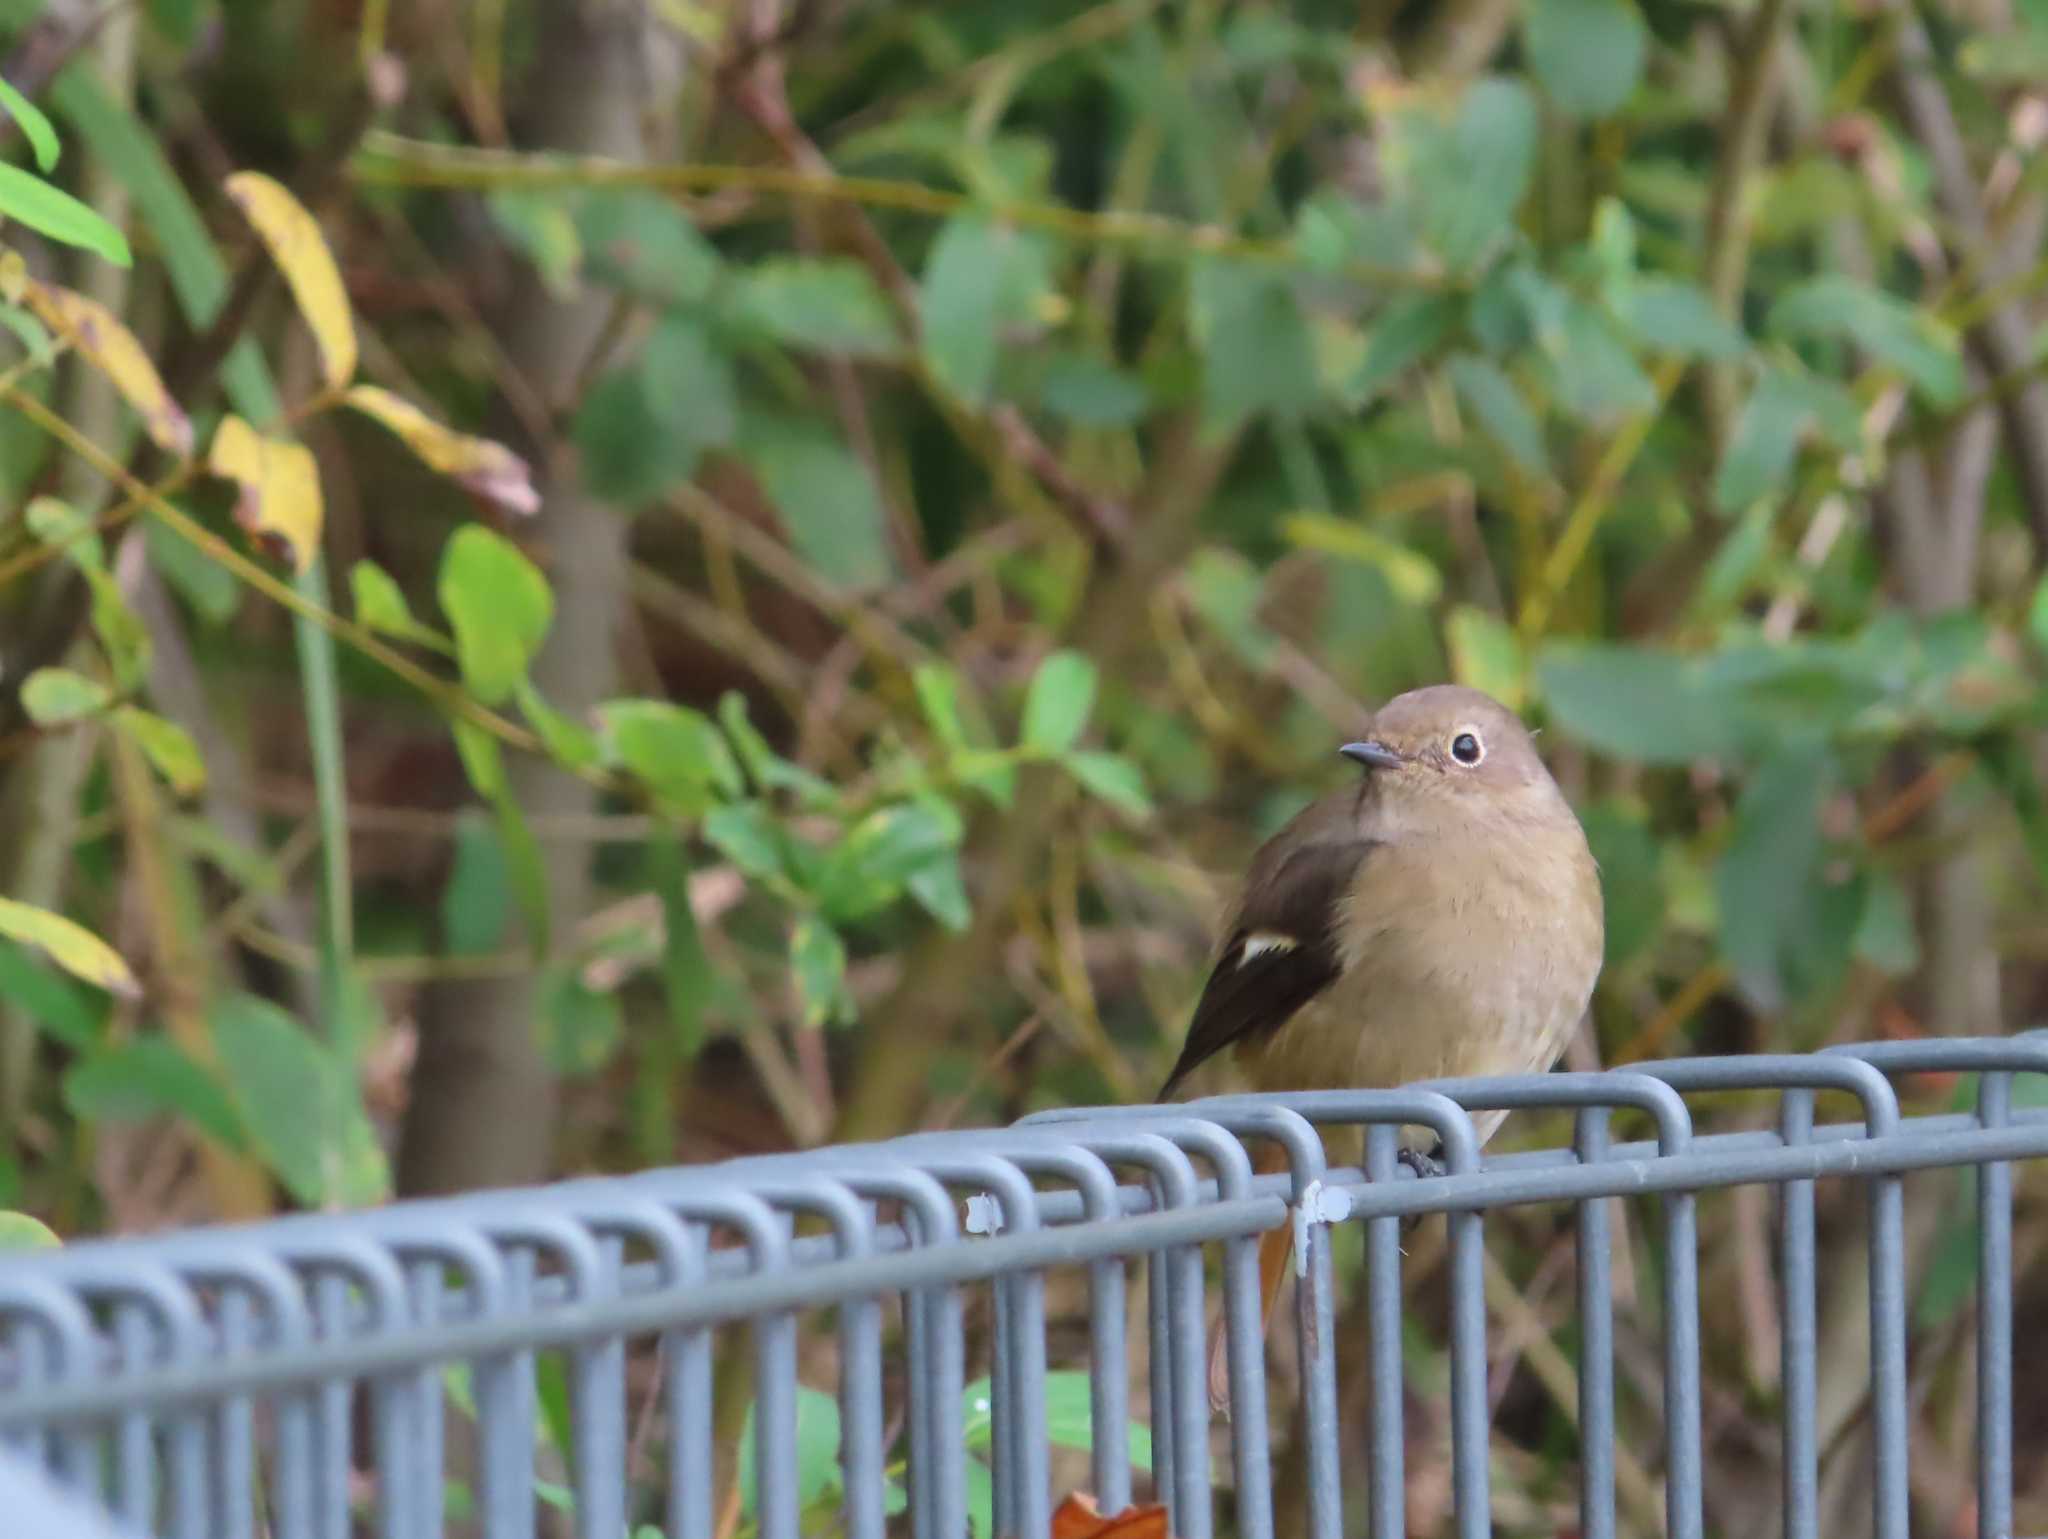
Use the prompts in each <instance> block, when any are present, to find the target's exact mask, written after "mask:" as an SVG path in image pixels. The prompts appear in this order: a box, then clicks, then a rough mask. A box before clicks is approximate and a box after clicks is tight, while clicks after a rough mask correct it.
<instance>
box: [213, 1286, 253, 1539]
mask: <svg viewBox="0 0 2048 1539" xmlns="http://www.w3.org/2000/svg"><path fill="white" fill-rule="evenodd" d="M251 1313H252V1310H251V1301H250V1298H249V1295H248V1294H247V1293H246V1292H244V1291H243V1290H242V1289H240V1288H228V1289H226V1290H225V1291H224V1292H223V1293H222V1295H221V1300H220V1312H219V1318H220V1345H221V1353H222V1355H223V1356H224V1357H229V1358H234V1357H240V1356H243V1355H245V1354H246V1353H247V1352H248V1350H249V1342H250V1317H251ZM213 1451H214V1458H215V1460H216V1461H217V1462H216V1465H215V1475H216V1479H217V1484H216V1486H215V1489H214V1502H215V1503H216V1509H215V1510H216V1511H217V1513H218V1515H219V1516H218V1532H219V1533H220V1535H221V1536H222V1539H250V1536H251V1535H252V1534H253V1533H254V1532H255V1528H256V1514H255V1508H254V1505H253V1502H252V1496H253V1493H254V1489H255V1481H256V1429H255V1421H254V1413H253V1409H252V1407H251V1406H250V1404H249V1397H248V1396H247V1395H231V1396H229V1397H228V1398H227V1399H226V1400H224V1401H222V1402H221V1405H220V1408H219V1410H217V1411H216V1412H215V1413H214V1443H213Z"/></svg>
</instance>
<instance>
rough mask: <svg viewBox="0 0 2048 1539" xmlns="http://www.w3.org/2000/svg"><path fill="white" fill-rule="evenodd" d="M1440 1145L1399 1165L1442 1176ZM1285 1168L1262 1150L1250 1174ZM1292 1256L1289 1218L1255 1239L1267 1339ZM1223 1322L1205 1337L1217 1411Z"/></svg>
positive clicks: (1405, 1226) (1226, 1364) (1280, 1155)
mask: <svg viewBox="0 0 2048 1539" xmlns="http://www.w3.org/2000/svg"><path fill="white" fill-rule="evenodd" d="M1443 1147H1444V1146H1443V1144H1442V1143H1441V1142H1439V1143H1437V1144H1435V1145H1434V1146H1432V1148H1431V1150H1430V1152H1429V1153H1428V1154H1424V1153H1422V1152H1421V1151H1420V1150H1416V1149H1403V1150H1402V1151H1401V1153H1400V1162H1401V1163H1402V1164H1403V1165H1406V1166H1407V1167H1408V1168H1409V1169H1410V1170H1412V1171H1414V1172H1415V1175H1416V1177H1417V1179H1419V1180H1427V1179H1428V1178H1429V1177H1431V1176H1440V1175H1443V1174H1444V1172H1445V1165H1444V1162H1443ZM1286 1168H1287V1156H1286V1155H1285V1153H1284V1152H1282V1151H1280V1150H1277V1149H1262V1150H1260V1152H1259V1155H1258V1157H1257V1159H1256V1160H1254V1161H1253V1164H1252V1170H1253V1174H1255V1175H1261V1176H1269V1175H1273V1174H1276V1173H1277V1172H1279V1171H1283V1170H1285V1169H1286ZM1421 1222H1422V1215H1421V1214H1420V1213H1413V1214H1410V1215H1409V1216H1408V1217H1407V1218H1405V1219H1403V1220H1402V1221H1401V1231H1402V1233H1404V1234H1405V1233H1408V1232H1409V1231H1411V1230H1413V1229H1414V1227H1415V1226H1416V1225H1417V1224H1419V1223H1421ZM1293 1255H1294V1224H1293V1222H1292V1219H1291V1216H1290V1219H1289V1221H1288V1222H1286V1223H1283V1224H1282V1225H1281V1226H1280V1227H1279V1228H1277V1229H1269V1230H1267V1231H1266V1233H1265V1234H1264V1235H1262V1236H1261V1237H1260V1239H1259V1299H1260V1303H1261V1308H1260V1311H1259V1326H1260V1332H1261V1334H1262V1335H1269V1334H1271V1332H1272V1329H1273V1311H1274V1309H1275V1308H1276V1307H1277V1306H1278V1304H1279V1302H1280V1284H1281V1283H1282V1282H1283V1281H1285V1280H1286V1277H1287V1263H1288V1262H1289V1261H1290V1260H1291V1259H1292V1258H1293ZM1224 1340H1225V1322H1224V1320H1223V1317H1222V1316H1221V1315H1219V1316H1218V1317H1217V1320H1216V1326H1215V1329H1214V1330H1213V1331H1212V1332H1211V1333H1210V1336H1209V1403H1210V1405H1211V1406H1213V1407H1214V1408H1216V1409H1217V1410H1221V1409H1223V1408H1224V1407H1225V1406H1227V1405H1229V1404H1230V1359H1229V1354H1228V1353H1227V1351H1226V1350H1225V1347H1224Z"/></svg>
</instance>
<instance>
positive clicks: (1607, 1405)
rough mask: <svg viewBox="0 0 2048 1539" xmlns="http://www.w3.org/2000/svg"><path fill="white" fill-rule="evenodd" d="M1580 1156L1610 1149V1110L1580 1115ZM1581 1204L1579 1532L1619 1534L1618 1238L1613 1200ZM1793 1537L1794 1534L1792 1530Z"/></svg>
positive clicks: (1610, 1538) (1593, 1159) (1594, 1538)
mask: <svg viewBox="0 0 2048 1539" xmlns="http://www.w3.org/2000/svg"><path fill="white" fill-rule="evenodd" d="M1575 1141H1576V1143H1577V1146H1578V1155H1579V1160H1580V1162H1581V1163H1582V1164H1587V1165H1596V1164H1598V1163H1599V1162H1600V1161H1601V1159H1603V1158H1604V1157H1605V1156H1606V1153H1607V1111H1606V1109H1605V1108H1604V1107H1595V1106H1588V1107H1585V1108H1582V1109H1581V1110H1580V1112H1579V1115H1578V1136H1577V1139H1576V1140H1575ZM1612 1200H1613V1199H1611V1198H1607V1197H1595V1198H1593V1199H1592V1200H1591V1201H1590V1202H1582V1203H1580V1204H1579V1213H1578V1220H1579V1223H1578V1250H1579V1531H1580V1532H1581V1533H1582V1534H1583V1535H1584V1536H1585V1539H1614V1270H1613V1269H1614V1241H1613V1237H1612V1235H1611V1234H1610V1233H1609V1230H1608V1208H1607V1205H1608V1203H1609V1202H1610V1201H1612ZM1787 1539H1791V1536H1790V1535H1787Z"/></svg>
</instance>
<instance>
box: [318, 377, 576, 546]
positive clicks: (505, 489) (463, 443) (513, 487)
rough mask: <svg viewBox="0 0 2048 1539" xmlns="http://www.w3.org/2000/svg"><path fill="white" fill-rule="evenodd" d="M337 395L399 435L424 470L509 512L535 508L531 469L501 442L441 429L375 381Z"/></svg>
mask: <svg viewBox="0 0 2048 1539" xmlns="http://www.w3.org/2000/svg"><path fill="white" fill-rule="evenodd" d="M342 399H343V400H344V401H346V402H347V403H348V404H349V405H351V406H353V407H354V408H355V409H356V410H357V411H359V412H362V413H363V414H364V415H365V416H369V417H375V418H376V419H377V420H378V421H379V422H381V423H383V424H384V426H386V427H387V428H389V429H391V431H392V432H394V433H396V434H397V435H398V436H399V437H400V438H402V439H404V440H405V446H406V447H407V448H408V449H410V450H412V452H413V453H414V454H417V455H418V456H419V457H420V459H421V461H422V462H423V463H425V464H426V466H427V468H428V469H430V470H437V471H439V472H440V473H441V474H442V475H444V476H448V477H450V478H451V479H453V480H455V481H457V482H460V483H461V484H462V485H463V486H466V487H468V488H469V490H471V491H472V492H474V493H476V494H477V495H478V496H479V497H483V498H485V499H487V500H489V501H491V502H494V503H496V504H497V505H498V506H499V507H501V508H503V509H505V511H506V512H508V513H529V514H530V513H538V512H539V511H540V494H539V493H538V492H536V491H535V490H534V489H533V473H532V472H531V471H530V470H529V469H528V468H527V464H526V461H525V460H523V459H521V458H520V457H519V456H518V455H516V454H514V453H513V452H512V451H511V450H510V449H508V448H506V447H505V446H504V445H503V444H501V443H497V442H494V441H493V440H491V439H488V438H472V437H471V436H470V435H469V434H467V433H458V432H456V431H455V430H454V429H453V428H450V427H443V426H442V425H441V424H440V423H438V422H436V421H435V420H434V419H433V418H432V417H429V416H428V415H427V414H426V413H425V412H423V411H421V410H420V409H419V408H418V407H417V406H415V405H413V404H412V402H410V401H408V400H406V399H405V398H404V397H402V396H396V395H393V394H392V393H391V392H390V391H389V390H380V389H379V388H378V387H377V386H375V385H357V386H356V387H355V388H354V389H353V390H351V391H349V393H348V394H347V395H345V396H343V397H342Z"/></svg>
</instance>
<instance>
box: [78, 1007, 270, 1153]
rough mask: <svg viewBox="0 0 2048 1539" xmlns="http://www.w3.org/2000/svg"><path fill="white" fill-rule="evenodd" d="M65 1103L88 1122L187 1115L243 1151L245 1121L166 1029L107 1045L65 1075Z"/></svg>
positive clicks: (219, 1139) (201, 1128)
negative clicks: (169, 1035) (162, 1031)
mask: <svg viewBox="0 0 2048 1539" xmlns="http://www.w3.org/2000/svg"><path fill="white" fill-rule="evenodd" d="M64 1104H65V1105H66V1106H67V1107H69V1108H70V1110H71V1112H72V1114H73V1115H74V1116H77V1117H80V1118H83V1119H84V1120H86V1121H88V1122H142V1121H145V1120H147V1119H148V1118H151V1117H164V1116H169V1117H182V1118H184V1119H185V1120H186V1121H187V1122H190V1123H191V1124H192V1126H194V1127H195V1128H197V1129H199V1131H200V1132H202V1133H204V1134H206V1136H207V1137H209V1138H211V1139H213V1140H214V1141H215V1142H217V1143H219V1144H221V1145H223V1146H224V1147H226V1148H229V1149H236V1150H239V1149H243V1148H245V1147H246V1143H245V1141H244V1139H243V1136H242V1119H241V1117H240V1116H239V1115H237V1113H236V1111H235V1106H234V1103H233V1102H232V1101H231V1100H229V1099H228V1093H227V1091H226V1090H224V1089H222V1088H221V1083H220V1081H219V1080H217V1079H216V1078H214V1076H213V1075H212V1074H210V1073H208V1072H207V1071H206V1070H205V1069H204V1068H202V1067H200V1066H199V1065H198V1064H197V1063H194V1062H193V1061H192V1059H191V1058H189V1057H187V1056H186V1054H185V1052H184V1050H183V1049H181V1048H180V1047H179V1046H178V1045H177V1044H176V1043H175V1042H173V1041H172V1040H171V1039H170V1038H169V1037H167V1036H164V1035H162V1034H161V1033H151V1034H150V1035H148V1036H142V1037H137V1038H135V1039H134V1040H132V1041H129V1042H123V1043H119V1044H117V1045H114V1046H109V1047H104V1048H101V1049H99V1050H98V1051H96V1052H94V1053H92V1054H91V1055H89V1056H88V1057H85V1058H82V1059H80V1060H79V1061H78V1062H77V1063H76V1064H74V1065H73V1066H72V1068H71V1070H70V1072H69V1073H67V1074H66V1075H65V1076H64Z"/></svg>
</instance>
